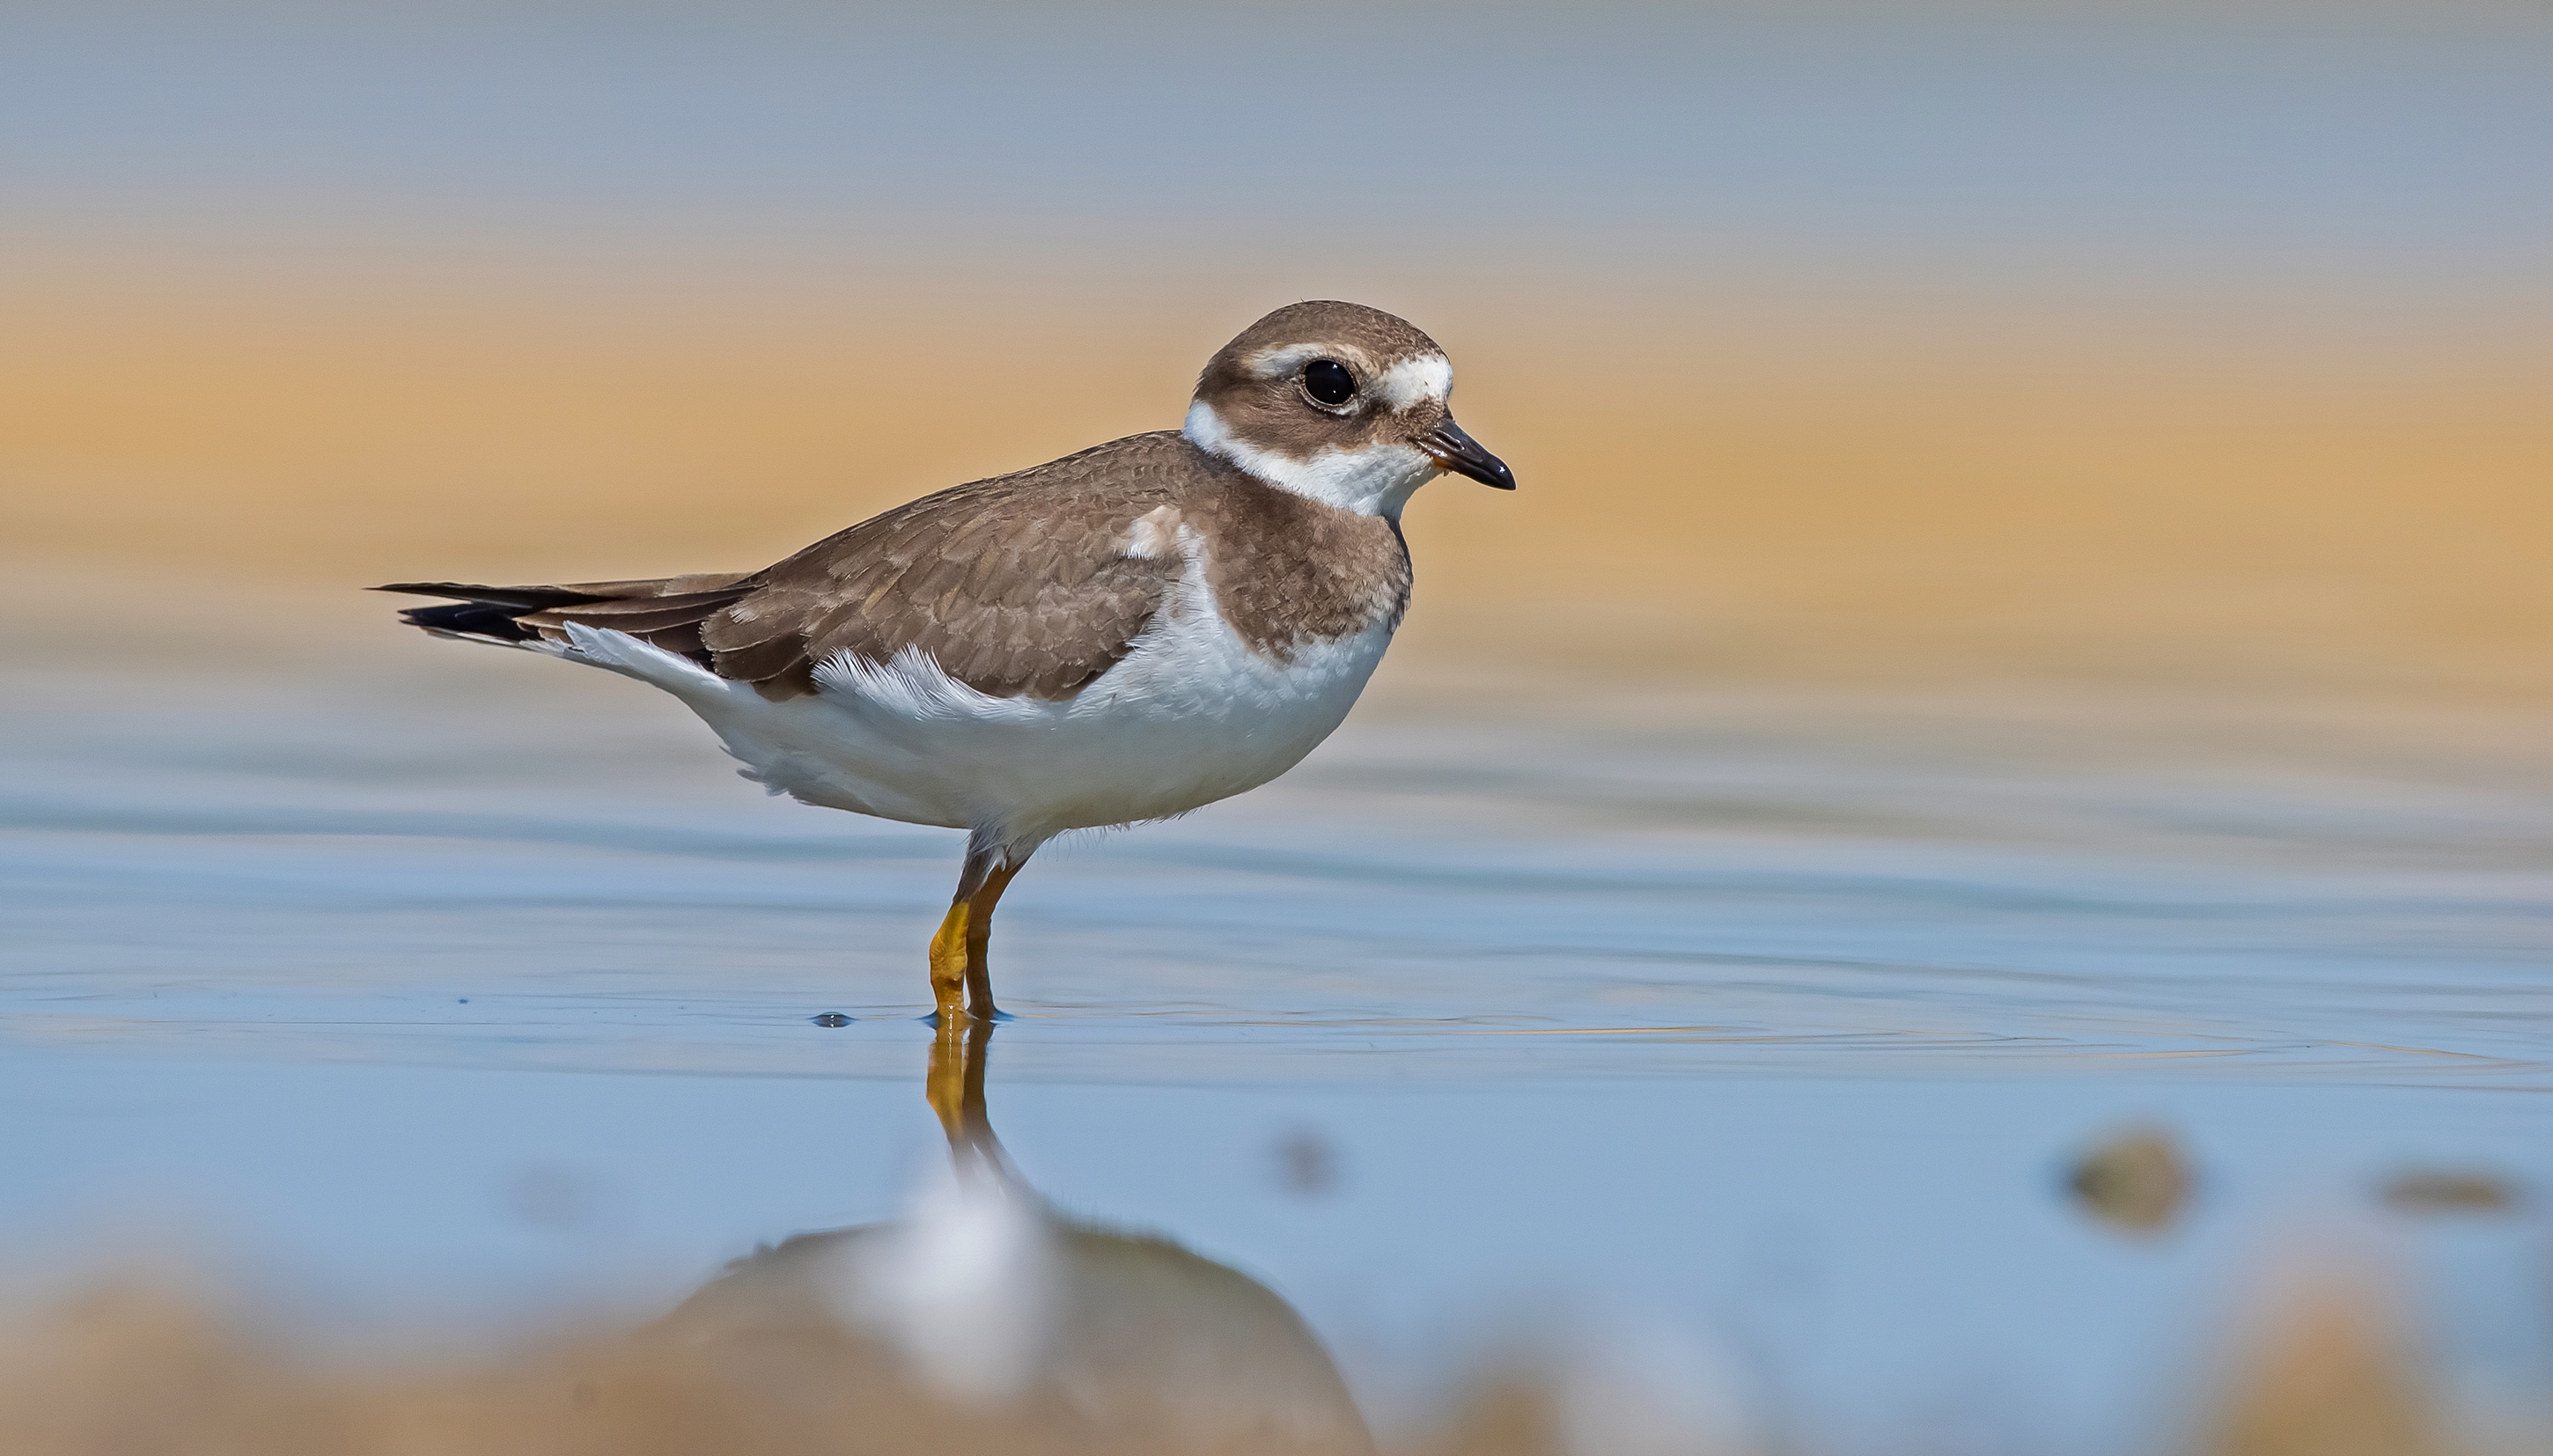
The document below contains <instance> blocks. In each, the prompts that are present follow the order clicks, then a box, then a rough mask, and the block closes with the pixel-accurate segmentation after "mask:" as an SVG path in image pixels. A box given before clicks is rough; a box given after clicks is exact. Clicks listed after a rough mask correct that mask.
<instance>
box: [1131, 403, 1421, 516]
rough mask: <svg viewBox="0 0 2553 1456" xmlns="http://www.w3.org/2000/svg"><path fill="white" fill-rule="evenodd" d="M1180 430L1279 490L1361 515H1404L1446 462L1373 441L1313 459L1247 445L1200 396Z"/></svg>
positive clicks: (1411, 448)
mask: <svg viewBox="0 0 2553 1456" xmlns="http://www.w3.org/2000/svg"><path fill="white" fill-rule="evenodd" d="M1179 433H1180V434H1182V435H1184V436H1186V437H1187V441H1188V443H1189V444H1191V445H1194V446H1196V447H1197V448H1198V449H1200V450H1203V451H1204V452H1206V453H1207V454H1208V455H1219V456H1221V457H1222V458H1224V459H1226V460H1229V461H1231V462H1232V463H1233V464H1235V465H1237V466H1240V467H1241V468H1242V469H1243V470H1246V471H1248V472H1250V473H1251V474H1252V475H1254V476H1257V477H1258V478H1259V479H1261V480H1263V481H1266V482H1267V483H1268V484H1270V485H1272V486H1275V487H1276V489H1278V490H1280V491H1291V492H1293V493H1294V494H1295V495H1297V496H1301V497H1304V498H1305V499H1307V500H1312V501H1318V502H1320V503H1321V504H1324V505H1335V506H1337V507H1339V508H1340V509H1341V510H1353V511H1356V512H1357V513H1358V514H1360V515H1382V516H1387V517H1389V518H1391V519H1393V520H1398V519H1399V518H1400V507H1402V506H1403V505H1406V504H1409V498H1410V496H1411V495H1412V494H1413V493H1414V492H1416V491H1417V489H1418V488H1419V487H1420V486H1423V485H1425V484H1427V483H1428V482H1429V481H1431V480H1434V479H1435V478H1436V475H1437V473H1438V471H1439V470H1440V469H1442V467H1440V466H1438V465H1437V464H1436V462H1435V460H1434V459H1433V458H1432V457H1431V456H1429V455H1428V454H1427V452H1426V451H1424V450H1421V449H1419V448H1418V447H1417V446H1415V445H1396V444H1380V445H1368V446H1366V447H1365V448H1364V449H1362V450H1321V451H1317V452H1315V453H1314V454H1313V456H1312V458H1311V459H1309V460H1292V459H1288V458H1287V457H1285V456H1282V455H1277V454H1274V453H1272V452H1270V451H1266V450H1262V449H1259V448H1257V447H1256V446H1253V445H1248V444H1245V443H1243V442H1242V441H1240V440H1236V439H1234V438H1233V436H1232V431H1231V430H1229V429H1227V428H1225V427H1224V423H1223V416H1221V415H1219V414H1216V413H1215V412H1214V408H1213V406H1212V405H1209V404H1207V403H1206V402H1205V401H1204V400H1202V399H1200V400H1198V401H1197V402H1195V403H1194V404H1191V405H1189V406H1188V419H1187V423H1186V424H1185V425H1183V426H1182V427H1181V428H1180V430H1179Z"/></svg>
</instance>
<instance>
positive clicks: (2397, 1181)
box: [2379, 1170, 2517, 1213]
mask: <svg viewBox="0 0 2553 1456" xmlns="http://www.w3.org/2000/svg"><path fill="white" fill-rule="evenodd" d="M2379 1196H2381V1197H2382V1198H2383V1199H2384V1200H2385V1206H2386V1207H2387V1208H2390V1209H2392V1210H2393V1211H2395V1212H2396V1213H2506V1212H2508V1211H2510V1210H2511V1209H2514V1208H2515V1207H2516V1206H2517V1185H2516V1184H2515V1183H2514V1182H2511V1181H2510V1180H2509V1179H2507V1178H2505V1177H2502V1176H2500V1175H2498V1174H2496V1173H2487V1172H2480V1171H2473V1170H2467V1171H2463V1172H2452V1173H2451V1172H2439V1171H2435V1170H2430V1171H2418V1170H2414V1171H2412V1172H2408V1173H2401V1174H2396V1175H2395V1176H2392V1177H2390V1178H2387V1179H2386V1182H2385V1185H2384V1187H2383V1188H2382V1189H2380V1190H2379Z"/></svg>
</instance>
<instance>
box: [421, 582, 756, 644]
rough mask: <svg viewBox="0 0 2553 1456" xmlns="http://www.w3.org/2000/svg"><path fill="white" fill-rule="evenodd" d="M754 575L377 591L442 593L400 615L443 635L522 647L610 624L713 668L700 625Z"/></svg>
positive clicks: (740, 593)
mask: <svg viewBox="0 0 2553 1456" xmlns="http://www.w3.org/2000/svg"><path fill="white" fill-rule="evenodd" d="M759 585H760V582H759V580H758V579H757V578H756V577H755V576H753V575H752V574H750V573H731V574H718V573H710V574H703V575H694V576H675V577H661V578H658V579H656V580H654V581H639V582H578V583H572V584H570V585H567V586H559V587H477V586H468V585H465V584H463V583H460V582H392V583H391V584H389V586H386V587H375V588H374V589H373V590H374V591H377V592H400V593H404V594H406V595H408V596H411V597H443V598H448V599H450V601H451V604H452V605H450V606H445V607H410V608H406V609H404V610H402V611H401V612H400V613H399V619H400V620H401V621H404V622H406V623H407V624H408V625H410V626H414V627H422V628H424V629H425V630H427V631H429V632H432V633H434V634H435V635H436V636H439V637H462V638H467V639H469V640H471V641H478V642H494V643H497V644H499V645H501V646H508V647H523V646H533V645H537V644H539V643H542V642H563V641H565V640H567V627H568V624H569V623H570V622H576V623H581V624H583V625H586V626H594V627H610V628H611V629H612V630H614V631H622V632H627V633H628V634H629V635H631V636H633V637H636V638H638V639H639V640H641V641H644V642H647V643H649V644H650V645H653V646H657V647H662V648H664V649H665V650H666V651H668V652H675V653H680V654H681V655H683V656H685V657H689V658H691V659H692V660H693V661H695V662H698V663H700V664H702V665H703V666H707V665H709V661H710V653H709V648H708V647H707V646H706V645H704V644H703V643H702V641H701V623H702V622H703V621H705V620H707V619H708V618H709V616H711V615H712V614H714V613H716V612H718V611H720V610H722V609H723V608H725V607H728V606H730V605H732V604H733V603H735V602H736V601H738V600H739V599H741V598H742V597H744V596H745V595H746V594H748V593H750V592H751V591H753V590H754V588H755V587H757V586H759Z"/></svg>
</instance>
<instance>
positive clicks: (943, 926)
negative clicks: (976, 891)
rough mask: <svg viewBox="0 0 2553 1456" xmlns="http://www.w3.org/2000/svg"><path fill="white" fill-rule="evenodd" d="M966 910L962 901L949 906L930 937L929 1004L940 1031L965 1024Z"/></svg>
mask: <svg viewBox="0 0 2553 1456" xmlns="http://www.w3.org/2000/svg"><path fill="white" fill-rule="evenodd" d="M966 911H967V905H966V902H965V901H963V900H960V901H958V902H957V903H956V904H954V905H951V906H949V907H948V917H947V919H945V920H943V921H942V922H940V934H938V935H936V936H933V937H932V938H931V1005H932V1009H933V1011H935V1012H937V1013H938V1014H939V1018H940V1029H941V1030H942V1031H943V1032H946V1031H951V1030H954V1029H955V1028H958V1027H962V1026H964V1025H965V1024H966Z"/></svg>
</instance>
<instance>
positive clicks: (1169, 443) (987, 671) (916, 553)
mask: <svg viewBox="0 0 2553 1456" xmlns="http://www.w3.org/2000/svg"><path fill="white" fill-rule="evenodd" d="M1217 469H1218V467H1217V466H1215V465H1214V464H1213V463H1211V462H1209V461H1208V460H1207V459H1206V458H1205V457H1204V456H1203V455H1202V454H1201V453H1200V452H1198V451H1197V450H1196V449H1195V448H1194V447H1193V446H1190V445H1189V444H1187V442H1185V441H1184V440H1181V439H1180V438H1179V437H1178V436H1176V435H1173V434H1167V433H1164V434H1155V435H1137V436H1134V437H1133V438H1130V439H1124V440H1118V441H1115V442H1113V443H1111V444H1107V445H1101V446H1099V447H1097V448H1095V449H1092V450H1085V451H1083V452H1082V453H1080V454H1078V455H1072V456H1067V457H1065V458H1064V459H1061V460H1058V461H1055V462H1054V463H1052V464H1049V465H1042V466H1039V467H1037V468H1036V469H1034V470H1026V471H1022V472H1020V473H1018V474H1016V475H1008V476H1000V477H996V478H994V479H992V480H987V481H977V482H975V483H973V484H971V485H964V486H958V487H955V488H953V489H951V490H946V491H943V492H941V493H940V494H938V495H936V496H928V497H925V498H923V499H922V500H920V501H916V502H914V503H912V504H908V505H900V506H898V507H896V508H895V509H893V510H890V511H887V512H886V513H885V514H883V515H878V516H874V517H872V518H870V519H868V520H865V521H862V522H861V523H859V524H858V525H855V526H852V527H851V528H849V529H848V530H844V531H840V532H838V533H836V534H834V535H832V536H829V537H827V538H825V539H824V540H822V541H819V542H817V543H816V544H815V545H813V546H810V547H808V548H807V549H806V550H804V551H801V552H799V553H798V554H796V555H794V556H792V557H790V558H789V559H788V560H786V561H783V562H781V563H779V564H778V565H776V566H772V567H770V568H768V569H766V570H763V571H759V572H755V573H753V574H751V575H750V576H744V577H678V578H669V579H667V580H665V581H661V582H608V583H593V584H587V585H583V586H572V587H514V588H483V587H461V586H456V585H452V584H448V583H435V584H410V585H403V586H400V587H396V588H392V589H390V590H396V591H409V592H418V593H422V594H424V595H430V596H450V597H458V598H462V599H463V600H464V602H465V604H467V605H465V606H464V607H461V608H427V609H419V610H417V611H415V612H411V613H410V614H408V617H409V619H410V620H411V621H414V622H416V624H417V625H420V626H425V627H429V628H433V629H438V630H447V631H463V632H467V633H468V634H471V635H480V636H497V637H500V638H503V639H507V640H518V639H521V638H524V637H528V636H530V635H533V634H538V635H540V636H543V637H548V638H551V639H554V640H555V639H558V638H561V637H563V636H565V634H566V628H567V625H568V624H569V623H570V622H582V623H585V624H587V625H591V626H603V627H613V628H616V629H618V630H621V631H626V632H628V633H630V634H631V635H633V636H638V637H642V638H645V639H646V640H648V641H651V642H654V643H655V644H656V645H658V646H661V647H664V648H666V649H667V650H669V651H676V652H683V653H685V654H687V655H690V656H692V657H693V658H694V659H695V660H698V661H702V662H704V663H705V664H706V665H708V666H709V667H711V668H712V669H713V670H715V671H716V672H717V673H718V674H719V675H720V676H722V677H726V678H732V679H735V680H737V681H739V682H748V683H752V684H753V685H754V686H755V687H756V688H757V689H759V690H760V691H761V692H762V693H763V694H764V695H765V696H767V697H774V698H780V697H788V696H792V695H795V694H799V693H806V692H812V691H813V690H814V686H815V684H814V673H815V669H816V667H817V665H818V664H820V663H822V662H824V661H825V660H826V659H828V658H830V657H832V656H833V655H834V654H836V653H842V652H849V653H855V654H857V655H858V656H860V657H864V658H866V659H868V660H869V661H872V662H885V661H887V660H888V659H890V658H893V657H894V656H896V655H897V654H898V653H900V652H903V651H905V650H906V649H908V648H910V649H915V650H919V651H921V652H922V653H924V654H926V655H928V656H930V657H931V658H933V659H934V660H936V661H937V662H938V663H939V664H940V666H941V668H942V669H943V670H944V671H945V672H946V673H947V674H948V675H949V676H950V677H952V678H955V679H956V680H957V681H959V682H962V683H964V684H966V685H967V686H968V687H971V688H974V689H976V690H977V691H979V692H983V693H987V694H990V695H992V696H994V697H1002V698H1008V697H1021V696H1026V697H1032V698H1043V699H1062V698H1069V697H1071V696H1072V695H1073V694H1074V693H1076V692H1078V691H1080V690H1081V688H1082V687H1083V686H1085V685H1086V684H1088V683H1089V682H1090V681H1091V680H1092V679H1094V678H1096V677H1098V676H1099V675H1100V674H1101V673H1104V672H1106V671H1107V670H1108V669H1109V668H1111V667H1113V666H1115V665H1116V664H1117V663H1118V662H1119V661H1120V660H1121V659H1123V658H1124V657H1125V655H1126V653H1127V652H1128V650H1129V649H1130V648H1131V647H1132V645H1133V643H1134V640H1135V638H1136V637H1137V636H1138V635H1140V634H1141V633H1142V632H1143V630H1144V628H1145V627H1146V626H1147V625H1148V624H1149V623H1150V622H1151V621H1152V619H1153V616H1154V615H1155V614H1156V613H1158V612H1159V611H1160V610H1161V609H1162V604H1163V602H1164V601H1165V597H1166V595H1167V593H1168V590H1169V588H1170V586H1171V584H1172V583H1173V582H1174V581H1175V580H1176V578H1177V576H1178V573H1179V571H1180V568H1181V563H1180V562H1179V561H1178V560H1177V559H1176V558H1175V557H1169V558H1161V557H1149V556H1131V555H1129V554H1127V545H1128V532H1129V529H1130V527H1131V526H1132V525H1133V523H1134V521H1135V520H1136V518H1137V517H1139V516H1141V515H1143V514H1144V513H1145V512H1147V511H1149V510H1151V509H1153V508H1154V507H1155V506H1157V505H1161V504H1173V503H1175V502H1176V501H1177V500H1179V499H1180V498H1181V496H1182V495H1183V493H1184V490H1185V488H1186V487H1188V486H1189V485H1191V484H1192V483H1193V482H1194V481H1195V480H1196V478H1197V477H1198V476H1199V474H1200V473H1201V472H1207V473H1210V472H1213V471H1216V470H1217Z"/></svg>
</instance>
